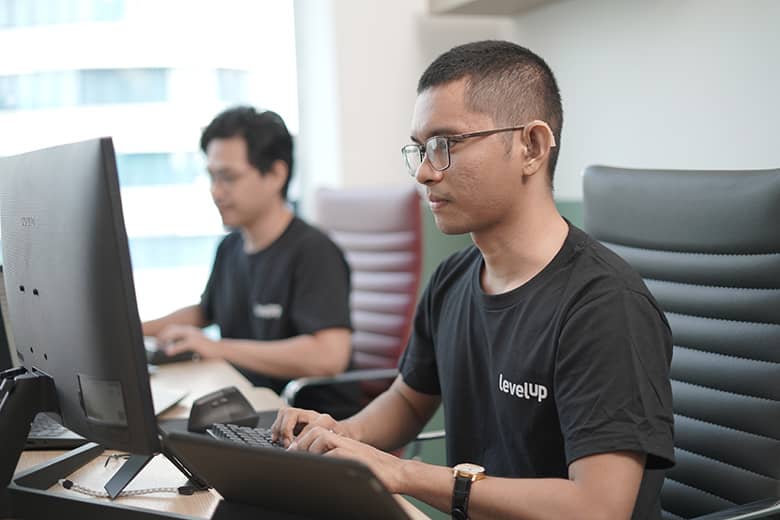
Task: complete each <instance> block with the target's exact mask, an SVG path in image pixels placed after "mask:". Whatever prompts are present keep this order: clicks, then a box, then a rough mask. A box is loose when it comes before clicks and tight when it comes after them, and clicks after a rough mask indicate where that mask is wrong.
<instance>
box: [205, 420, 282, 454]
mask: <svg viewBox="0 0 780 520" xmlns="http://www.w3.org/2000/svg"><path fill="white" fill-rule="evenodd" d="M206 432H207V433H208V434H209V435H211V436H212V437H214V438H215V439H220V440H224V441H230V442H236V443H239V444H245V445H248V446H254V447H256V448H284V445H282V444H281V443H279V442H273V441H271V430H270V429H267V428H252V427H250V426H238V425H236V424H212V425H211V426H210V427H209V428H207V429H206Z"/></svg>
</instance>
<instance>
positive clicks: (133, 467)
mask: <svg viewBox="0 0 780 520" xmlns="http://www.w3.org/2000/svg"><path fill="white" fill-rule="evenodd" d="M38 412H56V413H59V402H58V399H57V393H56V391H55V389H54V381H53V380H52V378H51V377H49V376H48V375H47V374H45V373H43V372H40V371H38V370H36V369H34V368H33V369H32V371H28V370H27V369H26V368H24V367H19V368H12V369H9V370H5V371H3V372H0V438H2V439H3V442H4V444H5V447H4V449H3V450H1V451H0V489H6V488H7V487H8V485H9V484H10V483H11V480H12V479H13V476H14V472H15V470H16V465H17V464H18V463H19V457H20V456H21V454H22V451H23V450H24V445H25V441H26V439H27V434H28V433H29V432H30V423H31V422H32V420H33V419H34V418H35V416H36V415H37V414H38ZM103 451H105V450H104V448H103V447H102V446H99V445H97V444H95V443H87V444H85V445H83V446H81V447H79V448H76V449H74V450H71V451H70V452H68V453H65V454H64V455H61V456H59V457H56V458H54V459H52V460H51V461H49V462H47V463H45V464H42V465H40V466H37V467H35V468H33V469H31V470H29V471H25V472H22V473H20V474H19V475H17V478H16V479H13V480H14V483H15V484H18V485H19V486H22V487H26V488H33V489H39V490H46V489H48V488H50V487H51V486H53V485H54V484H56V483H57V482H58V481H59V480H60V479H63V478H65V477H67V476H68V475H70V474H71V473H73V472H74V471H75V470H77V469H78V468H80V467H82V466H84V465H85V464H87V463H88V462H89V461H91V460H93V459H95V458H96V457H97V456H98V455H100V454H101V453H102V452H103ZM163 454H164V455H165V456H166V457H167V458H168V459H169V460H170V461H171V462H172V463H173V464H174V466H176V468H177V469H179V471H181V472H182V473H183V474H184V475H185V476H186V477H187V478H188V479H189V480H188V482H187V485H186V486H185V488H186V489H188V490H192V491H196V490H203V489H207V486H205V485H204V484H203V483H202V482H200V481H198V480H197V478H195V477H194V476H193V475H192V474H191V473H190V472H189V471H187V469H186V468H185V467H184V466H183V465H182V464H181V463H180V462H179V461H178V460H176V458H175V457H174V456H172V455H170V454H169V453H167V452H166V451H165V450H163ZM153 457H154V455H131V456H130V458H129V459H128V460H127V461H125V463H124V464H123V465H122V467H121V468H120V469H119V471H117V473H116V474H115V475H114V476H113V477H112V478H111V480H109V481H108V483H107V484H106V486H105V489H106V492H107V493H108V495H109V497H110V498H111V499H115V498H116V497H118V496H119V494H120V493H121V492H122V490H123V489H124V488H125V486H127V484H129V483H130V481H131V480H132V479H133V478H134V477H135V476H136V475H137V474H138V473H139V472H140V471H141V470H142V469H143V468H144V466H146V464H147V463H148V462H149V461H150V460H151V459H152V458H153Z"/></svg>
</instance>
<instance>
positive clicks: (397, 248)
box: [315, 186, 422, 399]
mask: <svg viewBox="0 0 780 520" xmlns="http://www.w3.org/2000/svg"><path fill="white" fill-rule="evenodd" d="M315 201H316V205H315V222H316V224H317V226H319V227H320V229H322V230H323V231H325V232H326V233H328V235H329V236H330V237H331V238H332V239H333V241H334V242H336V243H337V244H338V245H339V246H340V247H341V248H342V249H343V251H344V253H345V255H346V257H347V262H348V263H349V265H350V268H351V270H352V295H351V305H352V326H353V334H352V350H353V354H352V356H353V359H352V363H353V368H355V369H372V368H395V367H396V366H397V365H398V359H399V358H400V356H401V353H402V352H403V350H404V348H405V347H406V342H407V339H408V337H409V333H410V331H411V325H412V319H413V317H414V309H415V306H416V304H417V292H418V290H419V287H420V275H421V271H422V217H421V209H420V196H419V194H418V192H417V190H416V188H415V187H413V186H411V187H404V188H349V189H321V190H319V191H317V193H316V196H315ZM388 386H389V381H374V382H365V383H362V384H361V387H362V391H363V393H364V394H365V396H366V398H367V399H371V398H373V397H375V396H376V395H378V394H379V393H381V392H382V391H384V390H385V389H386V388H387V387H388Z"/></svg>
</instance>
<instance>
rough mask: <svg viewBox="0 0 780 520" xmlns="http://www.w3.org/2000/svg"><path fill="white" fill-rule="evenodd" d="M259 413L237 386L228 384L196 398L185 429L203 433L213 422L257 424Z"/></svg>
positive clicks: (244, 424) (241, 424)
mask: <svg viewBox="0 0 780 520" xmlns="http://www.w3.org/2000/svg"><path fill="white" fill-rule="evenodd" d="M258 418H259V415H258V414H257V412H256V411H255V408H254V407H253V406H252V404H251V403H250V402H249V401H248V400H247V398H246V397H244V394H242V393H241V392H240V391H239V390H238V388H236V387H235V386H228V387H226V388H221V389H219V390H216V391H214V392H211V393H209V394H206V395H204V396H203V397H200V398H198V399H196V400H195V401H194V402H193V403H192V408H191V409H190V418H189V420H188V421H187V430H189V431H191V432H198V433H205V432H206V428H208V427H209V426H211V425H212V424H214V423H226V424H237V425H240V426H257V420H258Z"/></svg>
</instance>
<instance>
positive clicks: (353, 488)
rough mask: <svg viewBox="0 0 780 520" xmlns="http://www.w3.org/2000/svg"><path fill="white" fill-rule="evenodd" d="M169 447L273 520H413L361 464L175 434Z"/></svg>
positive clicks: (229, 497) (225, 493) (226, 492)
mask: <svg viewBox="0 0 780 520" xmlns="http://www.w3.org/2000/svg"><path fill="white" fill-rule="evenodd" d="M165 444H166V446H167V447H168V448H169V449H170V450H171V451H172V452H173V453H174V454H175V455H176V456H177V457H178V458H179V460H181V461H182V462H184V463H185V464H186V466H187V467H188V468H190V469H191V470H192V471H193V472H194V473H195V474H196V475H198V477H199V478H201V479H202V480H203V481H205V482H206V483H208V485H209V486H211V487H213V488H214V489H216V490H217V491H219V494H220V495H222V497H223V498H224V499H225V500H226V501H228V503H236V504H248V505H251V506H256V507H261V508H263V509H264V510H266V511H267V515H268V516H269V517H272V518H276V516H273V515H272V514H271V513H272V512H274V513H283V514H295V515H304V517H305V518H328V519H329V518H339V519H343V520H349V519H360V520H363V519H365V518H372V519H374V520H401V519H404V520H408V518H409V517H408V515H407V514H406V513H405V512H404V510H403V508H402V507H401V505H400V504H399V503H398V502H397V501H396V500H395V498H394V497H393V495H391V494H390V493H389V492H388V490H387V488H385V487H384V486H383V485H382V483H381V482H380V481H379V480H378V479H377V478H376V476H375V475H374V474H373V473H372V472H371V470H370V469H369V468H368V467H366V466H365V465H363V464H361V463H360V462H357V461H355V460H351V459H345V458H340V457H325V456H322V455H313V454H310V453H299V452H290V451H287V450H284V449H277V448H255V447H249V446H245V445H241V444H236V443H232V442H226V441H221V440H216V439H212V438H210V437H206V436H203V435H198V434H194V433H178V432H176V433H171V434H170V435H168V436H166V437H165ZM236 468H241V470H240V471H236ZM264 518H265V517H264Z"/></svg>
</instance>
